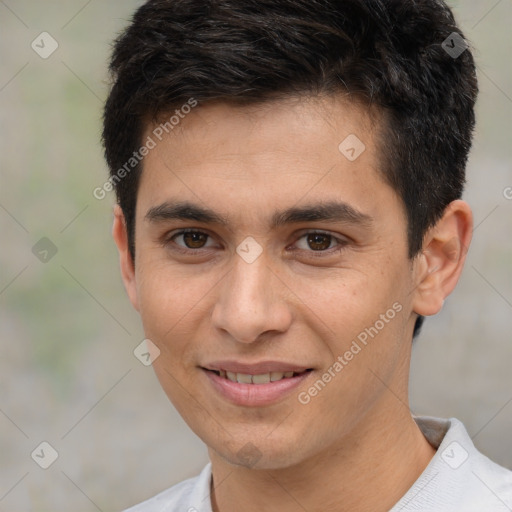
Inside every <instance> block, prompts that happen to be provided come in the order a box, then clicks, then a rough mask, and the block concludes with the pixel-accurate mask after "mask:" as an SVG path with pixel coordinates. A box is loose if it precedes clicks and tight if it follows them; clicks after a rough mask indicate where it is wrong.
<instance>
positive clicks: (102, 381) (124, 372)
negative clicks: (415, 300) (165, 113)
mask: <svg viewBox="0 0 512 512" xmlns="http://www.w3.org/2000/svg"><path fill="white" fill-rule="evenodd" d="M141 3H142V2H141V1H134V0H123V1H121V0H110V1H108V2H100V1H99V0H90V1H85V0H69V1H67V2H57V1H56V0H54V1H44V2H41V1H36V0H16V1H15V0H4V1H0V48H1V59H0V130H1V131H0V133H1V137H0V155H1V156H0V162H1V168H0V169H1V170H0V172H1V176H0V230H1V234H2V237H1V240H2V241H1V251H0V337H1V338H0V339H1V351H0V361H1V362H0V461H1V462H0V511H9V512H12V511H28V510H34V511H53V512H56V511H68V510H74V511H77V512H79V511H96V510H101V511H104V512H106V511H115V510H121V509H123V508H125V507H127V506H129V505H132V504H135V503H137V502H139V501H141V500H143V499H145V498H147V497H149V496H151V495H153V494H155V493H156V492H158V491H160V490H163V489H165V488H167V487H169V486H170V485H172V484H174V483H176V482H178V481H180V480H182V479H184V478H186V477H189V476H193V475H195V474H197V473H198V472H199V470H200V469H201V468H202V467H203V465H204V464H205V462H206V461H207V453H206V449H205V447H204V446H203V444H202V442H201V441H200V440H198V439H197V438H196V437H195V436H194V435H193V434H192V433H191V432H190V431H189V429H188V427H187V426H186V425H185V424H184V422H183V421H182V420H181V418H180V417H179V416H178V414H177V413H176V412H175V411H174V409H173V407H172V406H171V404H170V403H169V402H168V400H167V398H166V397H165V395H164V393H163V391H161V389H160V386H159V384H158V382H157V380H156V378H155V376H154V374H153V371H152V369H151V368H150V367H149V368H147V367H144V366H143V365H142V364H141V363H140V362H139V361H138V360H137V359H136V358H135V357H134V355H133V350H134V348H135V347H136V346H137V345H138V344H139V343H140V342H141V340H142V339H143V338H144V335H143V332H142V329H141V326H140V322H139V318H138V316H137V314H136V312H135V311H133V310H132V308H131V306H130V304H129V302H128V300H127V298H126V297H125V293H124V289H123V287H122V283H121V279H120V276H119V270H118V261H117V253H116V250H115V247H114V244H113V242H112V240H111V235H110V229H111V220H112V205H113V203H114V197H113V195H112V194H111V195H108V196H107V198H106V199H104V200H102V201H100V200H97V199H95V198H94V197H93V194H92V191H93V190H94V188H96V187H98V186H101V185H102V184H103V183H104V182H105V179H106V177H107V169H106V165H105V163H104V161H103V156H102V148H101V145H100V133H101V115H102V103H103V101H104V99H105V97H106V94H107V90H108V84H107V81H106V80H107V73H106V69H107V60H108V52H109V49H110V43H111V41H112V39H113V38H114V36H115V35H116V34H117V33H118V32H119V31H120V30H121V28H122V27H124V26H125V25H126V22H127V20H128V19H129V17H130V15H131V14H132V12H133V11H134V9H135V8H136V7H137V6H138V5H140V4H141ZM451 5H453V7H454V10H455V13H456V16H457V18H458V21H459V23H460V25H461V27H462V28H463V30H464V32H465V35H466V37H467V39H469V41H470V42H471V43H472V45H473V46H474V47H475V48H476V50H475V57H476V60H477V63H478V68H479V80H480V88H481V93H480V98H479V103H478V112H477V115H478V126H477V132H476V136H475V142H474V149H473V152H472V155H471V159H470V163H469V167H468V186H467V192H466V195H465V199H466V200H468V201H469V202H470V204H471V205H472V207H473V211H474V215H475V226H476V229H475V233H474V240H473V245H472V247H471V250H470V253H469V257H468V261H467V267H466V270H465V273H464V276H463V278H462V281H461V283H460V285H459V287H458V288H457V290H456V291H455V292H454V294H453V295H452V296H451V297H450V298H449V299H448V300H447V302H446V304H445V306H444V309H443V311H442V312H441V313H440V314H439V315H437V316H436V317H434V318H430V319H428V321H427V322H426V324H425V327H424V331H423V334H422V335H421V337H420V338H419V340H418V341H417V342H416V343H415V349H414V358H413V363H412V378H411V407H412V410H413V411H414V412H415V413H416V414H427V415H432V416H441V417H452V416H455V417H457V418H459V419H461V420H462V421H463V422H464V423H465V424H466V427H467V429H468V431H469V433H470V434H471V435H472V436H473V438H474V441H475V443H476V445H477V447H478V448H480V450H482V451H483V452H484V453H486V454H487V455H488V456H490V457H491V458H492V459H494V460H496V461H497V462H499V463H501V464H502V465H505V466H508V467H509V468H512V436H511V435H510V433H511V432H512V376H511V373H512V372H511V370H510V361H511V360H512V334H511V331H512V236H511V231H512V230H511V227H512V199H511V200H509V199H507V198H506V197H505V196H506V194H505V193H504V191H505V190H506V189H507V187H512V171H511V162H512V158H511V133H512V76H511V69H512V68H511V66H510V55H511V53H512V47H511V43H512V37H511V35H510V34H511V32H510V23H511V21H512V0H501V1H496V0H481V1H475V2H473V1H472V2H470V1H465V2H451ZM44 31H46V32H48V33H49V34H51V37H52V38H54V39H55V40H56V41H57V43H58V45H59V46H58V49H57V50H56V51H55V52H54V53H53V54H52V55H51V56H50V57H48V58H47V59H43V58H41V57H40V56H39V55H38V54H37V53H36V52H35V51H34V50H33V49H32V47H31V43H32V41H34V40H35V39H36V37H37V36H39V34H41V32H44ZM45 37H46V36H45ZM38 40H39V41H40V39H36V42H37V41H38ZM45 41H46V45H45V49H46V50H48V48H49V44H50V40H49V39H45ZM43 50H44V49H43V48H41V49H40V51H43ZM509 197H510V196H509ZM42 238H48V239H49V240H51V242H52V244H53V245H54V246H55V248H56V249H57V253H56V254H55V255H54V256H53V257H50V256H51V255H52V253H51V250H52V247H51V246H50V245H48V242H44V241H43V242H40V243H42V244H43V249H46V250H49V251H50V252H49V253H48V255H47V257H48V258H49V261H47V262H44V261H40V258H41V257H43V256H42V254H41V253H39V257H36V255H34V254H33V251H32V249H33V247H34V245H35V244H36V243H38V242H39V241H40V240H41V239H42ZM45 244H47V245H45ZM36 252H37V251H36ZM43 259H44V258H43ZM43 441H47V442H49V443H50V444H51V445H52V446H53V447H54V448H55V449H56V450H57V452H58V455H59V457H58V459H57V460H56V461H55V463H54V464H53V465H51V466H50V467H49V468H48V469H46V470H43V469H41V468H40V467H39V466H38V465H36V463H35V462H34V460H33V459H32V458H31V453H32V452H33V451H34V450H35V449H36V448H37V447H38V446H39V445H40V443H41V442H43ZM36 453H38V452H37V451H36Z"/></svg>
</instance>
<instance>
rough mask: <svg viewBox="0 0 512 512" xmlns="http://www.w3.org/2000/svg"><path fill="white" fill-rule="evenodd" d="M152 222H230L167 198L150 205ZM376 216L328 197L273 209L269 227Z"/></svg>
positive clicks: (367, 220)
mask: <svg viewBox="0 0 512 512" xmlns="http://www.w3.org/2000/svg"><path fill="white" fill-rule="evenodd" d="M145 219H146V220H148V221H149V222H155V223H157V222H162V221H168V220H188V221H195V222H201V223H204V224H217V225H220V226H228V225H229V222H228V220H227V219H226V218H225V217H224V216H222V215H221V214H219V213H217V212H214V211H213V210H210V209H208V208H204V207H202V206H199V205H196V204H193V203H191V202H189V201H180V202H172V201H166V202H165V203H162V204H160V205H158V206H154V207H152V208H150V209H149V210H148V211H147V213H146V216H145ZM373 220H374V219H373V217H371V216H370V215H368V214H366V213H363V212H360V211H359V210H356V209H355V208H354V207H352V206H350V205H349V204H347V203H344V202H338V201H328V202H322V203H318V204H307V205H305V206H301V207H296V206H294V207H291V208H288V209H286V210H283V211H277V212H274V214H273V215H272V217H271V221H270V228H271V229H275V228H278V227H280V226H284V225H286V224H298V223H301V222H314V221H322V222H332V223H334V222H344V223H350V224H355V225H360V226H362V227H369V226H370V225H371V224H372V223H373Z"/></svg>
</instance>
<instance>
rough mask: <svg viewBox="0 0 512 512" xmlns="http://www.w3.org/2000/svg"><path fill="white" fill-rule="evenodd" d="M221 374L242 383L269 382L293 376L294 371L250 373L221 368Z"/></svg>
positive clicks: (232, 380)
mask: <svg viewBox="0 0 512 512" xmlns="http://www.w3.org/2000/svg"><path fill="white" fill-rule="evenodd" d="M219 375H220V376H221V377H224V378H226V379H229V380H230V381H231V382H240V383H242V384H268V383H269V382H276V381H278V380H281V379H286V378H290V377H293V375H294V372H270V373H260V374H258V375H250V374H248V373H233V372H228V371H224V370H219Z"/></svg>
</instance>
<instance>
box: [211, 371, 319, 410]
mask: <svg viewBox="0 0 512 512" xmlns="http://www.w3.org/2000/svg"><path fill="white" fill-rule="evenodd" d="M202 370H203V374H204V375H206V377H207V382H208V387H209V388H210V389H212V390H213V391H214V393H215V394H216V395H217V396H219V397H220V398H222V399H223V400H227V401H228V402H229V403H231V404H234V405H238V406H245V407H262V406H266V405H272V404H275V403H277V402H279V401H282V400H284V399H286V398H287V397H289V396H291V394H292V392H293V391H294V390H295V389H296V388H297V387H298V386H299V385H301V384H302V383H303V382H304V380H305V379H307V378H309V377H310V376H311V374H312V373H313V370H312V369H306V370H300V371H297V372H295V371H292V370H288V371H269V372H265V373H242V372H232V371H227V370H222V369H219V370H213V369H207V368H202ZM293 396H295V395H293Z"/></svg>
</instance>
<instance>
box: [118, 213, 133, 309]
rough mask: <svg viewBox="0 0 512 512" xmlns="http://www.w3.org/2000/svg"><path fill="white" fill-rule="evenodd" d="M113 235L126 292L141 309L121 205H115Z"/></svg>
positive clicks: (131, 300)
mask: <svg viewBox="0 0 512 512" xmlns="http://www.w3.org/2000/svg"><path fill="white" fill-rule="evenodd" d="M112 236H113V237H114V241H115V242H116V245H117V249H118V251H119V265H120V267H121V276H122V278H123V282H124V287H125V289H126V293H127V294H128V297H129V299H130V302H131V303H132V305H133V307H134V308H135V309H136V310H137V311H139V303H138V300H137V283H136V280H135V266H134V262H133V259H132V257H131V254H130V251H129V249H128V231H127V229H126V220H125V218H124V214H123V211H122V210H121V207H120V206H119V205H116V206H115V207H114V225H113V226H112Z"/></svg>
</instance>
